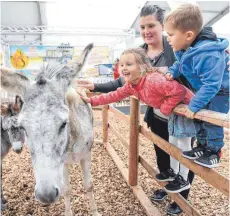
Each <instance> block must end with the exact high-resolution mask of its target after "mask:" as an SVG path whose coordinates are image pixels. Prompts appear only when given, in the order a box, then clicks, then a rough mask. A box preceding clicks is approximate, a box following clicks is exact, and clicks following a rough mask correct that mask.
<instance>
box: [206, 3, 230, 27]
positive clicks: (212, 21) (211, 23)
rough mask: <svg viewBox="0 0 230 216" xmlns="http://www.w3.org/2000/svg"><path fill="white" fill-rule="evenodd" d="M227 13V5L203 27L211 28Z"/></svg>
mask: <svg viewBox="0 0 230 216" xmlns="http://www.w3.org/2000/svg"><path fill="white" fill-rule="evenodd" d="M228 13H229V5H228V7H226V8H225V9H224V10H223V11H221V12H220V13H218V15H217V16H215V17H214V18H213V19H211V20H210V21H209V22H207V23H206V24H205V26H212V25H213V24H214V23H216V22H217V21H219V20H220V19H221V18H222V17H223V16H225V15H226V14H228Z"/></svg>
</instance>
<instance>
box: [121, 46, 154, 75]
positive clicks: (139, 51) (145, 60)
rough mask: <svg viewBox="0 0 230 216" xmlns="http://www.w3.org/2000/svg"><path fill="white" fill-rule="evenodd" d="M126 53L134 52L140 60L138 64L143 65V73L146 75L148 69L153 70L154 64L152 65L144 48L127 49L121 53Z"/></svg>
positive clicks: (137, 59)
mask: <svg viewBox="0 0 230 216" xmlns="http://www.w3.org/2000/svg"><path fill="white" fill-rule="evenodd" d="M124 54H133V55H134V56H135V59H136V61H137V62H138V64H140V66H142V68H141V74H142V75H145V74H146V72H147V71H149V70H151V68H152V66H151V63H150V60H149V57H148V56H147V54H146V53H145V51H144V49H142V48H131V49H126V50H125V51H123V53H122V54H121V55H124Z"/></svg>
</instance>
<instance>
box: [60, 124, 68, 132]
mask: <svg viewBox="0 0 230 216" xmlns="http://www.w3.org/2000/svg"><path fill="white" fill-rule="evenodd" d="M66 125H67V122H63V123H62V125H61V127H60V128H59V133H60V132H61V131H62V130H63V129H64V128H65V127H66Z"/></svg>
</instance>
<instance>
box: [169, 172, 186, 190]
mask: <svg viewBox="0 0 230 216" xmlns="http://www.w3.org/2000/svg"><path fill="white" fill-rule="evenodd" d="M190 186H191V185H190V183H189V181H188V180H187V181H185V180H184V179H183V177H182V176H181V175H179V174H178V175H177V176H176V178H175V180H174V181H172V182H169V183H168V184H167V185H165V190H166V191H167V192H169V193H180V192H181V191H184V190H187V189H189V188H190Z"/></svg>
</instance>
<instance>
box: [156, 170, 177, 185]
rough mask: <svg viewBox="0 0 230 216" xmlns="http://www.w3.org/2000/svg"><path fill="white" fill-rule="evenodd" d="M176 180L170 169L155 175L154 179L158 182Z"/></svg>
mask: <svg viewBox="0 0 230 216" xmlns="http://www.w3.org/2000/svg"><path fill="white" fill-rule="evenodd" d="M175 178H176V174H175V173H174V172H173V170H172V169H171V168H169V169H167V170H165V171H163V172H161V173H158V174H156V179H157V180H158V181H160V182H166V181H173V180H174V179H175Z"/></svg>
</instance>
